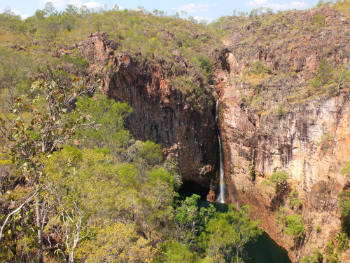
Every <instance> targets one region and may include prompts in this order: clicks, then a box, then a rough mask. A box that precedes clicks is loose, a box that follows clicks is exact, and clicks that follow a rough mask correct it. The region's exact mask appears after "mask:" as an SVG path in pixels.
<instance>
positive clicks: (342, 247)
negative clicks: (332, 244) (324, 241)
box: [335, 232, 349, 252]
mask: <svg viewBox="0 0 350 263" xmlns="http://www.w3.org/2000/svg"><path fill="white" fill-rule="evenodd" d="M335 241H336V243H337V246H336V248H337V251H339V252H344V251H346V250H347V249H348V248H349V238H348V237H347V235H346V233H341V232H338V233H337V235H336V237H335Z"/></svg>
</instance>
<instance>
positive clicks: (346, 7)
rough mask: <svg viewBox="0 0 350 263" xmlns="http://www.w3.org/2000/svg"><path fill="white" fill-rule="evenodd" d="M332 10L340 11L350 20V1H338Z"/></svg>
mask: <svg viewBox="0 0 350 263" xmlns="http://www.w3.org/2000/svg"><path fill="white" fill-rule="evenodd" d="M331 7H332V8H334V9H336V10H338V11H339V12H341V13H342V14H343V15H345V16H346V17H347V18H348V19H349V18H350V1H349V0H338V1H336V2H335V3H334V4H333V5H331Z"/></svg>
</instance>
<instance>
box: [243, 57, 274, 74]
mask: <svg viewBox="0 0 350 263" xmlns="http://www.w3.org/2000/svg"><path fill="white" fill-rule="evenodd" d="M248 73H249V74H255V75H259V74H270V73H271V69H270V68H268V67H266V66H265V65H264V63H263V62H262V61H261V60H257V61H254V62H251V63H249V69H248Z"/></svg>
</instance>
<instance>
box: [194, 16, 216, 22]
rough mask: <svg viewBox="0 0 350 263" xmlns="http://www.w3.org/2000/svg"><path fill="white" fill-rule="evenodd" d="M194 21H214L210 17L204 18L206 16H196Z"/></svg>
mask: <svg viewBox="0 0 350 263" xmlns="http://www.w3.org/2000/svg"><path fill="white" fill-rule="evenodd" d="M193 18H194V19H196V20H197V21H198V22H202V21H204V22H211V21H212V20H213V19H212V18H209V17H204V16H194V17H193Z"/></svg>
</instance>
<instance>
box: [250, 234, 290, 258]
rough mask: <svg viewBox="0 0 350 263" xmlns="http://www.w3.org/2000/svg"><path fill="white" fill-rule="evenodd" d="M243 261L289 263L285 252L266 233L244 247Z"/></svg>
mask: <svg viewBox="0 0 350 263" xmlns="http://www.w3.org/2000/svg"><path fill="white" fill-rule="evenodd" d="M243 259H244V262H246V263H257V262H259V263H291V261H290V259H289V257H288V253H287V251H286V250H285V249H284V248H283V247H280V246H279V245H277V243H276V242H275V241H274V240H273V239H272V238H270V236H269V235H268V234H267V233H266V232H264V233H263V234H262V235H261V236H260V237H259V238H258V240H257V241H255V242H249V243H248V244H247V245H246V246H245V248H244V256H243Z"/></svg>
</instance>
